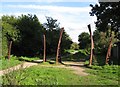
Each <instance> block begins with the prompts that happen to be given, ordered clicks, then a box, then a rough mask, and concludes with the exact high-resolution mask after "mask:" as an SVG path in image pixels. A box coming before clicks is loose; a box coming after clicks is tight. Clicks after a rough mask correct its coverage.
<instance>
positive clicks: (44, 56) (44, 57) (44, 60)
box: [43, 33, 46, 62]
mask: <svg viewBox="0 0 120 87" xmlns="http://www.w3.org/2000/svg"><path fill="white" fill-rule="evenodd" d="M43 39H44V55H43V62H46V36H45V33H44V35H43Z"/></svg>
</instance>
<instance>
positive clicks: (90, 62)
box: [88, 24, 94, 66]
mask: <svg viewBox="0 0 120 87" xmlns="http://www.w3.org/2000/svg"><path fill="white" fill-rule="evenodd" d="M88 29H89V32H90V39H91V51H90V59H89V66H91V65H92V58H93V49H94V42H93V37H92V32H91V26H90V24H89V25H88Z"/></svg>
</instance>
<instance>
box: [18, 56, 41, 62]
mask: <svg viewBox="0 0 120 87" xmlns="http://www.w3.org/2000/svg"><path fill="white" fill-rule="evenodd" d="M18 59H19V60H20V61H27V62H32V61H33V60H39V59H40V58H38V57H31V58H30V57H22V56H21V57H19V58H18Z"/></svg>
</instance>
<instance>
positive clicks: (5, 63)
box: [0, 56, 22, 70]
mask: <svg viewBox="0 0 120 87" xmlns="http://www.w3.org/2000/svg"><path fill="white" fill-rule="evenodd" d="M20 63H22V62H20V61H19V60H18V59H17V57H14V56H11V58H10V60H8V59H5V58H1V59H0V64H1V67H0V70H4V69H7V68H10V67H12V66H15V65H18V64H20Z"/></svg>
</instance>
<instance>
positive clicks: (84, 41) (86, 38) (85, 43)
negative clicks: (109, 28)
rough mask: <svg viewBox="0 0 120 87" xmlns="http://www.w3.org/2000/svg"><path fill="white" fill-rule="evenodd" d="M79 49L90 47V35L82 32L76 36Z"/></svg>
mask: <svg viewBox="0 0 120 87" xmlns="http://www.w3.org/2000/svg"><path fill="white" fill-rule="evenodd" d="M78 41H79V47H80V48H81V49H85V48H89V47H90V35H89V34H88V33H86V32H82V33H81V34H80V35H79V36H78Z"/></svg>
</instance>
